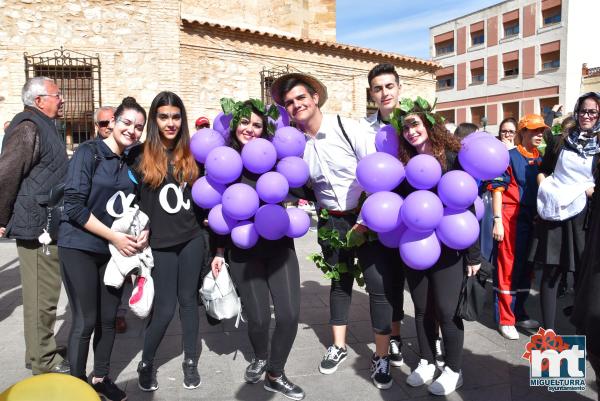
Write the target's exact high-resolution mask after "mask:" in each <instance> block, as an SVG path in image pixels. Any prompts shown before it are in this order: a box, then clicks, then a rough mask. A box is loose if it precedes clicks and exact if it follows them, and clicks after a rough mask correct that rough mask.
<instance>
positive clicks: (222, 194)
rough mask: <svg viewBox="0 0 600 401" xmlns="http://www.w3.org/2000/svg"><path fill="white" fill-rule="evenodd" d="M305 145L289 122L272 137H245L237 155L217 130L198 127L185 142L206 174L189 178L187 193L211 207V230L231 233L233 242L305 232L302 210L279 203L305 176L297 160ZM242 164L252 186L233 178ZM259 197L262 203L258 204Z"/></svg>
mask: <svg viewBox="0 0 600 401" xmlns="http://www.w3.org/2000/svg"><path fill="white" fill-rule="evenodd" d="M219 138H220V139H219ZM305 145H306V140H305V137H304V134H302V133H301V132H300V131H298V130H297V129H296V128H293V127H289V126H282V127H281V128H279V129H277V131H276V132H275V135H274V137H273V140H272V141H269V140H267V139H263V138H257V139H254V140H252V141H250V142H248V143H247V144H246V145H244V147H243V149H242V152H241V154H240V153H238V152H237V151H235V150H234V149H232V148H230V147H228V146H225V140H224V138H223V136H222V135H220V134H219V133H217V132H216V131H214V130H210V129H203V130H200V131H199V132H197V133H196V134H195V135H194V136H193V137H192V141H191V143H190V147H191V151H192V154H193V155H194V157H195V158H196V160H197V161H198V162H200V163H204V168H205V171H206V175H205V176H203V177H201V178H199V179H198V180H197V181H196V182H195V183H194V185H193V187H192V198H193V199H194V202H196V204H197V205H198V206H200V207H202V208H205V209H210V212H209V213H208V224H209V226H210V227H211V228H212V230H213V231H214V232H216V233H217V234H221V235H226V234H231V239H232V241H233V243H234V244H235V245H236V246H238V247H240V248H243V249H248V248H251V247H253V246H254V245H255V244H256V242H257V241H258V238H259V236H261V237H263V238H266V239H269V240H276V239H279V238H282V237H283V236H288V237H291V238H297V237H301V236H303V235H304V234H306V232H307V231H308V228H309V227H310V218H309V217H308V215H307V214H306V212H304V211H302V210H300V209H298V208H287V209H285V208H283V207H282V206H280V205H279V203H280V202H282V201H284V200H285V198H286V197H287V195H288V191H289V189H290V188H297V187H301V186H302V185H304V184H305V183H306V181H307V180H308V175H309V171H308V165H307V164H306V162H305V161H304V160H303V159H302V154H303V153H304V147H305ZM244 168H246V170H248V171H250V172H252V173H254V174H258V175H259V178H258V180H257V182H256V189H255V188H252V187H251V186H250V185H247V184H244V183H235V181H237V180H238V178H239V177H240V175H241V173H242V170H243V169H244ZM273 170H274V171H273ZM261 201H262V202H263V203H265V204H264V205H262V206H260V203H261Z"/></svg>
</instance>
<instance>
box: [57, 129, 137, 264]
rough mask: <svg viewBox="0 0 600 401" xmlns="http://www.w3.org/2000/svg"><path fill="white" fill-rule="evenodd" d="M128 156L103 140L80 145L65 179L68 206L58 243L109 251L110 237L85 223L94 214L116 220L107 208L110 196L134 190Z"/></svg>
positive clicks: (117, 204) (117, 209) (106, 222)
mask: <svg viewBox="0 0 600 401" xmlns="http://www.w3.org/2000/svg"><path fill="white" fill-rule="evenodd" d="M128 161H129V160H128V159H127V157H126V156H118V155H116V154H115V153H113V152H112V150H110V148H109V147H108V146H107V145H106V144H105V143H104V141H103V140H101V139H100V140H91V141H87V142H85V143H83V144H81V145H79V147H78V148H77V150H76V151H75V154H74V155H73V158H72V159H71V162H70V163H69V170H68V173H67V178H66V180H65V209H64V213H63V218H62V221H61V224H60V231H59V237H58V245H59V246H61V247H64V248H72V249H79V250H82V251H89V252H95V253H101V254H108V253H110V252H109V250H108V241H106V240H105V239H104V238H101V237H99V236H97V235H95V234H92V233H91V232H89V231H87V230H86V229H85V228H83V226H84V225H85V223H87V222H88V220H89V219H90V215H91V214H93V215H94V216H95V217H96V218H97V219H98V220H100V221H101V222H102V223H104V225H106V226H107V227H110V226H111V225H112V223H113V221H114V217H112V216H111V215H110V214H109V213H108V211H107V209H106V204H107V202H108V200H109V199H110V198H111V197H112V196H113V195H115V193H117V192H119V191H122V192H123V195H125V196H127V195H129V194H131V193H134V191H135V184H134V182H133V181H132V180H131V178H130V174H129V164H130V163H128ZM122 199H123V198H122V197H117V200H116V202H115V206H114V209H115V212H116V213H120V212H122V210H123V209H122V207H123V206H122V203H121V202H122Z"/></svg>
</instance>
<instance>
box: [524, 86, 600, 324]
mask: <svg viewBox="0 0 600 401" xmlns="http://www.w3.org/2000/svg"><path fill="white" fill-rule="evenodd" d="M599 112H600V93H598V92H589V93H586V94H583V95H581V96H580V97H579V99H577V103H576V104H575V110H574V112H573V115H574V117H575V120H574V123H575V124H574V125H571V127H570V128H568V129H565V130H564V131H563V132H562V133H561V134H560V135H556V136H554V135H550V136H549V137H548V139H549V140H548V143H547V145H546V152H545V154H544V158H543V159H542V164H541V165H540V169H539V174H538V176H537V178H538V183H539V185H540V188H539V192H538V198H537V208H538V213H539V215H540V220H539V221H538V225H537V229H536V235H535V237H536V241H535V242H536V249H535V257H534V261H535V262H536V263H538V264H540V265H542V266H543V267H542V283H541V286H540V299H541V306H542V318H543V320H544V321H543V323H544V328H546V329H554V328H555V316H556V295H557V291H558V288H559V286H560V279H561V276H562V275H563V274H566V273H567V272H570V273H573V274H575V277H577V273H578V270H579V264H580V263H581V257H582V254H583V248H584V244H585V225H586V224H585V222H586V218H587V216H588V209H589V207H588V206H589V201H590V199H591V197H592V194H593V193H594V176H593V172H594V170H595V169H597V168H598V155H599V154H600V141H599V137H600V135H599V134H598V131H599V130H600V118H599V116H598V114H599Z"/></svg>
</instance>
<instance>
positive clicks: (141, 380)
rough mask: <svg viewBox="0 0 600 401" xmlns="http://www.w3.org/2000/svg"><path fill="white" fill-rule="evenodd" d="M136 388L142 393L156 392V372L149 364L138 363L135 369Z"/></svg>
mask: <svg viewBox="0 0 600 401" xmlns="http://www.w3.org/2000/svg"><path fill="white" fill-rule="evenodd" d="M137 372H138V387H139V388H140V390H142V391H156V390H157V389H158V382H157V381H156V372H155V371H154V367H153V366H152V364H151V363H148V362H144V361H140V363H139V364H138V368H137Z"/></svg>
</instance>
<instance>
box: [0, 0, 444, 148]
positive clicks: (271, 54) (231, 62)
mask: <svg viewBox="0 0 600 401" xmlns="http://www.w3.org/2000/svg"><path fill="white" fill-rule="evenodd" d="M265 4H268V7H266V6H265ZM61 47H62V48H63V49H65V51H64V53H63V54H61V53H60V51H56V50H55V49H60V48H61ZM24 52H26V53H27V55H29V56H31V55H35V54H38V53H43V54H42V55H41V56H42V57H38V58H37V59H33V58H29V59H27V58H26V57H24ZM45 52H46V53H45ZM55 53H58V54H61V57H63V61H60V62H59V63H58V64H60V65H58V66H56V65H55V66H53V67H51V68H50V67H44V66H41V67H40V66H39V65H37V64H36V63H40V61H39V60H49V59H52V57H53V55H54V54H55ZM84 56H85V57H87V56H90V57H89V58H85V57H84ZM77 57H81V58H80V59H79V60H84V61H79V62H78V63H79V64H77V63H75V64H77V66H76V67H72V68H71V70H72V71H71V72H70V74H71V75H70V76H69V77H67V78H64V79H63V80H62V81H61V82H62V83H63V86H64V87H63V88H62V90H63V92H64V93H65V94H66V97H67V99H66V100H67V114H68V115H67V118H66V121H65V122H64V123H63V129H64V130H65V132H66V134H67V139H68V142H69V141H70V146H71V147H73V146H76V144H77V143H78V142H80V141H82V140H85V139H86V138H85V135H83V136H82V137H75V135H74V132H75V131H85V130H86V129H89V128H90V127H91V125H90V124H91V123H90V121H91V120H90V119H91V109H93V108H94V107H98V106H99V105H116V104H118V103H119V102H120V100H121V99H122V98H123V97H124V96H134V97H135V98H136V99H137V100H138V101H139V102H140V103H141V104H142V106H144V107H146V108H148V107H149V106H150V103H151V101H152V99H153V98H154V96H155V95H156V94H157V93H158V92H160V91H161V90H172V91H174V92H176V93H178V94H179V95H180V96H181V97H182V99H183V101H184V103H185V104H186V108H187V109H188V114H189V116H188V117H189V120H190V124H192V125H193V121H194V120H195V118H197V117H198V116H200V115H205V116H208V117H209V119H211V120H212V118H213V117H214V116H215V115H216V114H217V113H218V112H219V111H220V106H219V99H220V98H221V97H234V98H236V99H246V98H249V97H253V98H259V99H260V98H262V99H263V100H269V99H268V85H269V83H270V82H272V80H273V79H274V78H275V77H276V76H278V74H281V73H282V72H284V71H301V72H306V73H310V74H313V75H315V76H316V77H318V78H319V79H321V80H322V81H323V82H324V83H325V84H326V85H327V87H328V91H329V100H328V102H327V104H326V105H325V107H324V111H325V112H336V113H340V114H342V115H345V116H349V117H353V118H359V117H361V116H363V115H364V114H365V112H366V110H367V106H368V99H367V91H366V89H367V87H368V83H367V79H366V75H367V72H368V71H369V70H370V69H371V68H372V66H373V65H374V64H376V63H379V62H391V63H393V64H394V65H395V66H396V67H397V71H398V73H399V74H400V75H401V77H402V80H403V85H404V88H403V92H402V95H403V96H413V97H414V96H416V95H417V94H419V95H421V96H424V97H426V98H428V99H430V100H433V98H434V97H435V75H434V73H435V70H436V69H437V68H439V65H438V64H437V63H434V62H431V61H426V60H420V59H416V58H413V57H407V56H402V55H399V54H394V53H386V52H380V51H377V50H372V49H365V48H360V47H355V46H347V45H343V44H340V43H337V42H336V41H335V0H275V1H272V2H270V3H264V2H262V1H259V0H247V1H242V0H206V1H202V2H201V1H198V0H130V1H113V0H103V1H100V0H79V1H65V0H55V1H53V2H48V1H45V0H9V1H7V0H0V79H2V81H3V82H4V85H2V86H0V120H1V121H2V122H3V121H6V120H9V119H10V118H11V117H12V116H13V115H14V114H15V113H16V112H18V111H19V110H20V109H21V107H22V103H21V99H20V90H21V87H22V85H23V83H24V82H25V78H26V73H25V71H28V74H29V76H31V75H40V73H41V72H44V71H47V72H48V74H49V75H52V74H55V73H56V74H58V70H60V69H61V68H63V67H64V65H63V64H64V63H67V64H69V63H71V64H73V62H72V60H73V59H76V58H77ZM64 60H67V61H64ZM69 60H71V61H69ZM90 60H91V61H90ZM43 62H45V61H42V63H43ZM54 63H55V64H56V61H54ZM61 63H62V64H61ZM61 65H63V67H61ZM89 65H91V66H89ZM65 68H66V67H65ZM87 69H90V71H92V70H93V71H92V72H91V73H90V74H91V75H89V74H88V72H87V71H88V70H87ZM73 71H75V72H73ZM81 71H84V72H81ZM86 74H88V75H89V76H88V75H86ZM96 75H97V76H96ZM68 87H70V89H69V88H68ZM82 87H84V88H83V89H82ZM86 88H87V89H86ZM86 91H87V92H86ZM84 92H85V93H84ZM88 92H89V93H88ZM84 95H85V96H87V98H86V99H87V100H86V102H87V103H85V105H84V106H81V104H79V106H76V105H75V104H74V103H73V102H80V103H81V102H82V100H81V99H82V98H84V97H85V96H84ZM77 107H79V108H80V109H81V108H82V107H83V109H84V110H83V111H81V110H80V111H79V112H77V113H76V112H75V110H76V109H77ZM83 120H85V121H83ZM82 121H83V122H82Z"/></svg>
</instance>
